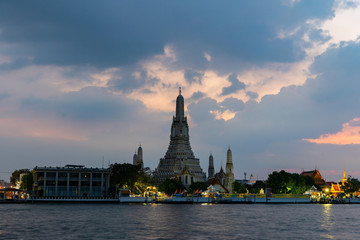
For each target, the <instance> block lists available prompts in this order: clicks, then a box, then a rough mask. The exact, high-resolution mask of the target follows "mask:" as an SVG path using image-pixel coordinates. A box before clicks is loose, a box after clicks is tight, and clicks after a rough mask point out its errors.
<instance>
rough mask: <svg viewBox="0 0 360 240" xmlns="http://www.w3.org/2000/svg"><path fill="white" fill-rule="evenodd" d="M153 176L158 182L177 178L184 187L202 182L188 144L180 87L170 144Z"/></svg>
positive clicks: (186, 124)
mask: <svg viewBox="0 0 360 240" xmlns="http://www.w3.org/2000/svg"><path fill="white" fill-rule="evenodd" d="M153 176H154V177H155V178H157V179H158V180H159V181H160V182H162V181H164V180H165V179H167V178H177V179H179V180H180V181H181V182H182V183H183V185H184V186H185V187H189V186H190V184H191V183H193V182H204V173H203V170H202V169H201V167H200V162H199V159H198V158H195V155H194V153H193V151H192V149H191V146H190V135H189V125H188V123H187V117H185V114H184V98H183V96H182V95H181V89H179V95H178V97H177V99H176V115H175V116H174V117H173V121H172V124H171V133H170V144H169V147H168V150H167V151H166V154H165V156H164V158H161V159H160V162H159V164H158V167H157V168H156V169H155V171H154V174H153Z"/></svg>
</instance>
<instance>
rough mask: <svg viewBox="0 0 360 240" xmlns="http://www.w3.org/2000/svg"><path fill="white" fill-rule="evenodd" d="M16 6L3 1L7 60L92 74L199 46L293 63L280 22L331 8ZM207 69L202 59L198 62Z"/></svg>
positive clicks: (0, 17) (294, 52) (279, 4)
mask: <svg viewBox="0 0 360 240" xmlns="http://www.w3.org/2000/svg"><path fill="white" fill-rule="evenodd" d="M18 4H19V3H13V2H6V3H2V4H1V8H0V23H1V24H0V29H1V30H2V31H1V35H0V41H1V42H2V43H4V44H6V45H7V46H8V48H7V51H6V52H7V54H10V55H17V56H23V57H31V58H32V59H33V60H32V62H33V63H35V64H40V65H49V64H52V65H58V66H60V65H62V66H64V65H66V66H69V65H81V66H84V65H90V66H94V67H97V68H112V67H119V66H128V65H131V64H134V63H137V62H138V61H140V60H142V59H146V58H148V57H150V56H152V55H155V54H159V53H161V51H162V49H163V46H165V45H169V44H174V45H176V46H179V47H180V48H184V52H185V51H187V52H188V53H191V52H194V51H193V50H194V49H199V47H200V46H202V49H201V50H200V51H199V52H198V55H199V56H198V57H199V59H200V58H202V59H204V54H203V53H204V52H206V53H208V54H209V53H211V56H212V58H214V55H218V54H225V55H227V56H229V57H234V58H240V59H243V60H247V61H251V62H254V63H256V62H264V61H275V62H279V61H280V62H281V61H286V62H289V61H290V62H293V61H297V60H298V59H299V58H298V57H299V55H301V54H299V53H298V49H297V48H296V45H295V44H294V42H293V41H291V40H289V39H278V38H275V36H276V32H277V31H278V29H279V28H280V27H281V26H283V23H284V21H286V22H287V25H288V26H296V25H298V24H300V23H302V22H304V21H305V20H306V19H309V18H315V17H318V18H321V17H324V16H326V15H328V14H329V13H330V11H331V10H332V9H331V4H332V2H331V1H327V0H326V1H317V2H316V3H313V2H311V4H309V2H307V1H302V2H300V3H297V4H296V7H289V6H286V5H284V4H283V0H278V1H275V2H271V3H268V2H261V4H259V3H257V2H256V1H250V2H238V1H231V2H228V3H226V4H223V3H219V2H217V1H197V2H193V1H185V2H182V3H181V4H180V3H175V2H168V3H164V2H162V1H159V2H152V3H148V2H146V1H143V2H142V3H141V5H142V7H141V8H139V7H138V5H137V4H136V3H126V2H112V1H111V2H104V3H102V4H101V5H100V6H99V4H98V2H97V1H77V2H76V3H73V2H71V1H61V2H58V3H55V4H52V5H51V6H49V5H48V4H47V2H46V1H37V2H36V3H34V4H29V3H28V2H26V1H22V2H21V5H22V6H23V7H22V8H21V9H19V7H18ZM84 4H86V9H84V8H83V6H84ZM164 8H166V9H167V10H168V11H164ZM169 12H172V13H173V14H169ZM268 12H272V13H273V14H271V15H270V14H267V13H268ZM209 13H214V14H215V13H216V15H217V16H219V18H216V19H215V18H213V17H212V16H213V14H209ZM14 16H21V18H20V19H19V18H16V17H14ZM63 16H67V17H66V18H64V17H63ZM178 16H187V18H185V19H181V20H180V19H179V18H178ZM218 19H221V22H219V21H218ZM263 23H266V24H263ZM249 29H251V31H248V30H249ZM135 30H136V31H135ZM245 32H246V33H247V34H244V33H245ZM188 59H189V60H191V58H188ZM195 59H196V58H195V56H194V63H196V62H197V61H195ZM211 62H213V61H211ZM207 63H209V61H208V59H204V62H203V63H202V64H207Z"/></svg>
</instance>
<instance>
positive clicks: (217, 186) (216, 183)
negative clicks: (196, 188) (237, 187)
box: [206, 175, 229, 193]
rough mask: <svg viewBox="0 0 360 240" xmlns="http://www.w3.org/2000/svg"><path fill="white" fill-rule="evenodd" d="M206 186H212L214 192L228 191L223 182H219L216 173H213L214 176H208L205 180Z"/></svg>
mask: <svg viewBox="0 0 360 240" xmlns="http://www.w3.org/2000/svg"><path fill="white" fill-rule="evenodd" d="M206 187H207V188H212V189H214V190H215V191H216V192H219V193H229V190H228V189H227V188H226V187H225V186H224V184H222V183H221V181H220V180H219V178H218V175H215V177H213V178H210V179H209V180H208V181H207V182H206Z"/></svg>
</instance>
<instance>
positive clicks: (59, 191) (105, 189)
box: [33, 165, 111, 197]
mask: <svg viewBox="0 0 360 240" xmlns="http://www.w3.org/2000/svg"><path fill="white" fill-rule="evenodd" d="M110 172H111V170H110V169H109V168H107V169H104V168H85V167H84V166H83V165H66V166H65V167H35V168H34V173H33V174H34V185H33V191H34V194H35V196H39V197H44V196H58V197H105V196H107V195H108V194H109V186H110Z"/></svg>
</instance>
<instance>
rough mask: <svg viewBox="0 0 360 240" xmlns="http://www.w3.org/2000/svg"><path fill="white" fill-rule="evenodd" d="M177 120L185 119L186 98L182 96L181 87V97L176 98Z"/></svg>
mask: <svg viewBox="0 0 360 240" xmlns="http://www.w3.org/2000/svg"><path fill="white" fill-rule="evenodd" d="M176 119H177V120H183V119H184V98H183V96H182V95H181V87H179V96H178V97H177V98H176Z"/></svg>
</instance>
